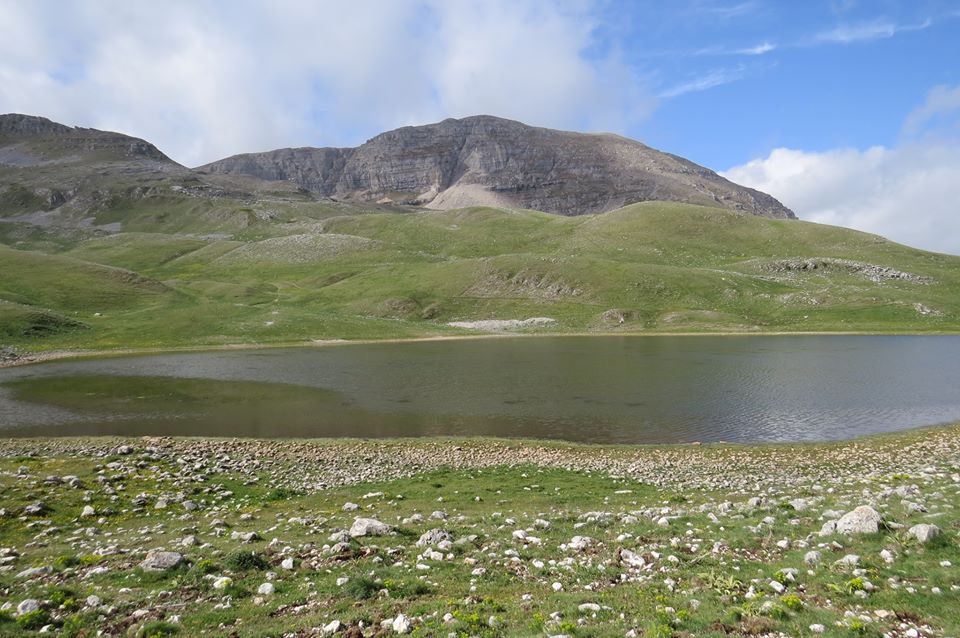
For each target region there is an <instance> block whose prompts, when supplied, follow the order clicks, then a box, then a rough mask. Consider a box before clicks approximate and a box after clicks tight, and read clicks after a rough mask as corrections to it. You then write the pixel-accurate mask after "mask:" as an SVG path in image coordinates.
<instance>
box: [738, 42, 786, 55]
mask: <svg viewBox="0 0 960 638" xmlns="http://www.w3.org/2000/svg"><path fill="white" fill-rule="evenodd" d="M776 48H777V45H775V44H773V43H772V42H761V43H760V44H758V45H757V46H755V47H748V48H746V49H739V50H738V51H737V53H741V54H743V55H763V54H765V53H770V52H771V51H775V50H776Z"/></svg>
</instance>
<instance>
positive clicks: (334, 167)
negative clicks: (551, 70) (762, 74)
mask: <svg viewBox="0 0 960 638" xmlns="http://www.w3.org/2000/svg"><path fill="white" fill-rule="evenodd" d="M230 161H231V162H233V163H234V164H233V168H232V169H231V170H227V168H228V167H227V166H226V164H225V163H216V164H215V165H213V167H206V168H204V169H202V170H197V169H190V168H187V167H184V166H181V165H180V164H177V163H176V162H174V161H172V160H171V159H170V158H168V157H167V156H166V155H164V154H163V153H162V152H161V151H160V150H159V149H157V148H156V147H155V146H153V145H152V144H150V143H149V142H146V141H144V140H142V139H138V138H135V137H130V136H127V135H123V134H120V133H110V132H105V131H97V130H93V129H83V128H73V127H69V126H63V125H61V124H56V123H54V122H51V121H50V120H46V119H44V118H38V117H31V116H25V115H0V351H2V349H3V347H4V346H14V347H16V348H22V349H25V350H43V349H50V350H56V349H64V348H93V349H109V348H122V347H137V346H142V347H171V346H183V345H196V346H206V345H217V344H237V343H290V342H301V341H311V340H326V339H372V338H384V337H398V338H402V337H413V336H435V335H452V334H467V333H472V331H471V330H470V329H469V328H464V325H467V326H470V325H474V326H477V325H479V326H481V327H483V326H489V325H494V324H496V325H500V324H497V323H496V321H495V322H494V323H493V324H491V323H490V322H489V321H487V320H501V321H506V322H508V323H510V322H515V323H516V325H519V326H527V325H532V326H533V327H532V328H528V329H527V330H529V331H534V332H576V333H581V332H584V333H589V332H605V333H608V332H644V333H646V332H664V333H670V332H711V331H723V332H741V333H754V332H770V331H785V332H811V331H813V332H816V331H827V332H829V331H851V330H863V331H881V332H960V257H954V256H949V255H938V254H935V253H929V252H925V251H921V250H915V249H912V248H909V247H907V246H901V245H898V244H895V243H893V242H890V241H887V240H885V239H883V238H881V237H877V236H875V235H869V234H866V233H860V232H857V231H853V230H848V229H844V228H837V227H833V226H825V225H821V224H812V223H808V222H803V221H798V220H795V219H793V218H792V217H793V215H792V214H791V213H790V211H788V210H787V209H785V208H783V207H782V206H780V205H779V204H778V203H777V202H776V200H774V199H773V198H770V197H768V196H766V195H763V194H762V193H758V192H756V191H751V190H749V189H744V188H740V187H738V186H736V185H734V184H731V183H730V182H727V181H726V180H723V179H722V178H720V177H718V176H716V175H715V174H714V173H711V172H710V171H708V170H706V169H703V168H700V167H698V166H696V165H694V164H691V163H689V162H687V161H686V160H682V159H680V158H676V157H673V156H671V155H666V154H663V153H659V152H658V151H654V150H652V149H649V148H647V147H645V146H643V145H642V144H639V143H637V142H632V141H630V140H626V139H623V138H620V137H616V136H612V135H580V134H575V133H561V132H557V131H549V130H546V129H535V128H531V127H528V126H525V125H523V124H519V123H516V122H510V121H507V120H499V119H496V118H486V117H480V118H468V119H465V120H447V121H445V122H442V123H440V124H437V125H433V126H428V127H413V128H405V129H399V130H397V131H393V132H391V133H385V134H384V135H381V136H378V137H377V138H375V139H373V140H371V141H370V142H368V143H367V144H365V145H363V146H362V147H360V148H358V149H346V150H338V149H326V150H323V149H294V150H288V151H276V152H274V153H269V154H260V155H253V156H244V157H239V158H235V159H234V160H230ZM225 162H226V160H225ZM217 166H219V167H220V169H222V170H224V171H225V172H215V169H216V167H217ZM290 179H294V180H295V182H294V181H290ZM433 186H435V187H436V188H434V189H433V190H435V191H436V192H431V188H432V187H433ZM308 189H309V190H308ZM424 193H427V196H425V197H420V198H419V200H418V201H420V202H422V203H420V204H417V205H409V204H401V203H402V202H407V201H415V200H417V197H419V196H420V195H423V194H424ZM414 194H416V195H417V197H413V195H414ZM634 197H638V198H639V197H656V198H660V199H676V200H679V201H642V202H638V203H633V204H629V205H626V206H623V207H620V208H617V209H615V210H610V211H606V208H607V207H611V206H616V205H617V203H618V202H621V201H628V200H629V199H631V198H634ZM490 198H493V200H495V201H496V202H498V205H497V206H468V207H462V208H453V209H451V210H432V209H431V207H435V208H439V207H456V206H459V205H460V204H461V203H464V202H473V201H489V199H490ZM387 199H389V200H392V202H390V201H386V200H387ZM371 200H372V201H371ZM377 202H380V203H377ZM690 202H700V204H702V205H697V204H694V203H690ZM535 207H541V208H545V209H549V210H552V211H553V212H554V213H555V212H565V213H583V212H585V211H588V210H594V209H595V210H605V211H606V212H603V213H602V214H594V215H581V214H577V215H573V214H568V215H558V214H553V213H548V212H543V211H538V210H530V209H531V208H535ZM748 213H752V214H748ZM532 318H540V319H538V320H537V321H539V322H540V323H537V322H534V323H533V324H527V323H523V322H524V320H527V319H532ZM545 319H550V320H552V322H547V323H543V321H542V320H545ZM478 322H479V323H478ZM510 325H513V324H512V323H511V324H510Z"/></svg>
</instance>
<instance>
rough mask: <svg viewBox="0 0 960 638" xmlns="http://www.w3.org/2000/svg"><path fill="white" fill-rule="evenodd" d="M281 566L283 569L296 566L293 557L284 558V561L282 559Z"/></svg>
mask: <svg viewBox="0 0 960 638" xmlns="http://www.w3.org/2000/svg"><path fill="white" fill-rule="evenodd" d="M280 567H282V568H283V569H293V567H294V562H293V559H292V558H284V559H283V560H282V561H280Z"/></svg>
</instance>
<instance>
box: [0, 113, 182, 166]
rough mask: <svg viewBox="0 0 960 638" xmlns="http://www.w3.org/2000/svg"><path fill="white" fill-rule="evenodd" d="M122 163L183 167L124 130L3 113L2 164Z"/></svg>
mask: <svg viewBox="0 0 960 638" xmlns="http://www.w3.org/2000/svg"><path fill="white" fill-rule="evenodd" d="M79 162H85V163H88V164H89V163H90V162H97V163H120V164H126V165H128V166H131V167H132V166H138V167H141V168H143V169H147V170H161V169H163V168H167V167H179V168H181V169H182V168H183V167H182V166H180V165H179V164H177V163H176V162H174V161H173V160H171V159H170V158H169V157H167V156H166V155H164V154H163V153H161V152H160V151H159V150H158V149H157V147H156V146H154V145H153V144H150V143H149V142H147V141H144V140H141V139H139V138H136V137H130V136H129V135H123V134H121V133H111V132H109V131H99V130H97V129H92V128H79V127H71V126H64V125H63V124H58V123H56V122H52V121H50V120H48V119H47V118H45V117H36V116H33V115H21V114H19V113H10V114H6V115H0V165H5V166H15V167H21V168H23V167H33V166H46V165H50V164H75V163H79Z"/></svg>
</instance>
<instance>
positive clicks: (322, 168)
mask: <svg viewBox="0 0 960 638" xmlns="http://www.w3.org/2000/svg"><path fill="white" fill-rule="evenodd" d="M198 170H199V171H201V172H203V173H208V174H226V175H248V176H254V177H258V178H260V179H264V180H288V181H291V182H294V183H296V184H297V185H298V186H300V187H301V188H304V189H306V190H308V191H311V192H313V193H316V194H319V195H322V196H325V197H330V198H333V199H337V200H361V201H373V202H376V201H380V202H395V203H399V204H407V205H418V206H423V207H426V208H433V209H452V208H462V207H465V206H477V205H482V206H497V207H500V208H526V209H533V210H539V211H543V212H548V213H559V214H562V215H582V214H588V213H600V212H607V211H610V210H614V209H617V208H621V207H623V206H625V205H628V204H632V203H636V202H644V201H675V202H683V203H688V204H697V205H702V206H713V207H722V208H726V209H729V210H735V211H741V212H746V213H750V214H753V215H759V216H762V217H772V218H781V219H793V218H795V216H794V214H793V213H792V212H791V211H790V210H789V209H788V208H786V207H785V206H783V204H781V203H780V202H778V201H777V200H776V199H774V198H773V197H771V196H769V195H767V194H765V193H761V192H759V191H756V190H753V189H751V188H746V187H743V186H739V185H737V184H734V183H733V182H730V181H729V180H726V179H724V178H723V177H720V176H719V175H717V174H716V173H714V172H713V171H711V170H709V169H707V168H704V167H702V166H698V165H697V164H694V163H693V162H690V161H688V160H685V159H683V158H681V157H677V156H675V155H670V154H668V153H663V152H661V151H657V150H655V149H652V148H650V147H649V146H645V145H644V144H641V143H640V142H637V141H634V140H630V139H627V138H624V137H620V136H618V135H611V134H585V133H570V132H565V131H556V130H552V129H546V128H538V127H533V126H527V125H526V124H522V123H520V122H514V121H512V120H505V119H502V118H497V117H491V116H487V115H481V116H475V117H467V118H463V119H447V120H444V121H442V122H439V123H437V124H430V125H427V126H407V127H404V128H399V129H396V130H394V131H389V132H387V133H383V134H381V135H378V136H376V137H374V138H373V139H371V140H370V141H368V142H366V143H365V144H363V145H362V146H359V147H357V148H288V149H279V150H275V151H270V152H266V153H248V154H243V155H235V156H233V157H228V158H226V159H222V160H219V161H216V162H213V163H211V164H207V165H205V166H201V167H199V169H198Z"/></svg>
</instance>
